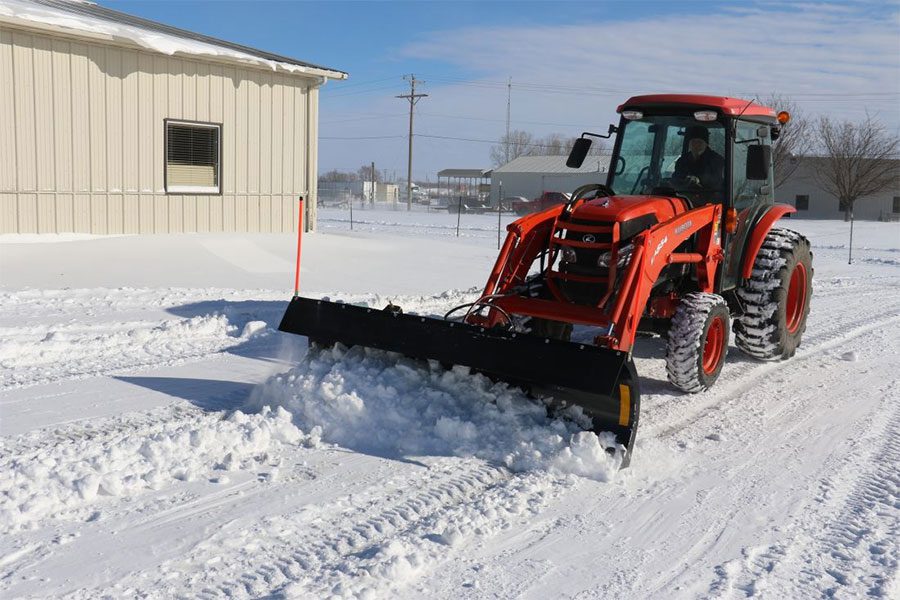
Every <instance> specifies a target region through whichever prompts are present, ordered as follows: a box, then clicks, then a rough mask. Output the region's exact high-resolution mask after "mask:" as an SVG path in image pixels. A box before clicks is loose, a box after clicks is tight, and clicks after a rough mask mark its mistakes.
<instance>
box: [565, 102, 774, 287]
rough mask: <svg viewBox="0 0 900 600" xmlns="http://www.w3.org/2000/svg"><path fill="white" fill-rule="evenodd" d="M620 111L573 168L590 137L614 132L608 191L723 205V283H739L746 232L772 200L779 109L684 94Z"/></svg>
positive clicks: (580, 143) (575, 152)
mask: <svg viewBox="0 0 900 600" xmlns="http://www.w3.org/2000/svg"><path fill="white" fill-rule="evenodd" d="M618 112H619V113H620V115H621V120H620V122H619V125H618V126H614V125H611V126H610V128H609V133H608V134H607V135H605V136H599V135H596V134H591V133H584V134H582V137H581V138H580V139H579V140H577V142H576V144H575V147H574V148H573V149H572V154H571V155H570V156H569V161H568V162H567V165H568V166H570V167H577V166H580V164H581V163H582V162H583V160H584V157H585V156H586V154H587V151H588V150H589V148H590V145H591V140H590V139H589V138H590V137H610V136H611V135H612V134H616V139H615V145H614V148H613V153H612V157H611V159H610V167H609V172H608V175H607V182H606V186H607V188H608V192H612V194H614V195H615V196H617V197H621V196H643V197H646V196H663V197H672V198H681V199H682V200H684V201H685V202H686V203H687V205H688V206H689V207H693V208H696V207H699V206H703V205H705V204H713V203H715V204H721V205H722V206H723V209H724V210H723V219H724V220H726V221H728V222H727V223H723V231H724V232H725V236H726V239H725V240H723V247H724V249H725V255H726V257H727V259H726V261H725V264H724V266H723V267H724V268H723V269H722V272H721V275H720V277H721V281H720V286H719V287H720V289H730V288H734V287H735V286H736V285H737V284H738V282H739V273H738V271H739V269H740V260H739V259H740V257H741V256H742V255H743V252H742V250H743V247H744V244H745V243H746V239H747V233H748V231H749V230H750V228H751V226H752V224H753V223H754V222H755V221H756V220H757V219H759V217H760V216H762V214H763V213H765V212H766V210H767V209H768V208H769V207H771V206H772V205H773V204H774V182H773V177H772V151H771V144H772V141H773V139H776V138H777V135H778V125H779V121H778V119H777V118H776V116H775V113H774V111H773V110H772V109H770V108H767V107H763V106H760V105H757V104H755V103H753V102H752V101H751V102H748V101H746V100H739V99H736V98H722V97H713V96H695V95H685V94H680V95H652V96H635V97H633V98H630V99H629V100H628V101H627V102H625V103H624V104H622V105H621V106H619V108H618ZM725 225H727V226H725Z"/></svg>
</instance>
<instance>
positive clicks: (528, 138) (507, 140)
mask: <svg viewBox="0 0 900 600" xmlns="http://www.w3.org/2000/svg"><path fill="white" fill-rule="evenodd" d="M533 143H534V136H533V135H531V134H530V133H528V132H527V131H522V130H521V129H513V130H512V131H510V132H509V135H508V136H507V134H503V135H502V136H501V137H500V142H499V143H498V144H496V145H494V146H491V162H493V163H494V166H495V167H499V166H501V165H504V164H506V162H507V159H506V156H507V154H506V147H507V145H509V160H515V159H517V158H519V157H520V156H530V155H531V154H533V151H532V144H533Z"/></svg>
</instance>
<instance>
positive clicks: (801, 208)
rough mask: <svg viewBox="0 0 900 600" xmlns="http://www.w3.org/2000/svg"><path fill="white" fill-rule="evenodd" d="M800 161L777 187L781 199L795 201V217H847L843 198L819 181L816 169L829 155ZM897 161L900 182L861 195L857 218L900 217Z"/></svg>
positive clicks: (899, 163) (855, 212) (777, 199)
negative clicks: (842, 203) (823, 187)
mask: <svg viewBox="0 0 900 600" xmlns="http://www.w3.org/2000/svg"><path fill="white" fill-rule="evenodd" d="M795 160H798V161H799V164H798V166H797V170H796V171H794V172H793V173H791V175H790V177H788V179H787V181H785V182H784V183H783V184H781V185H780V186H778V187H777V188H776V189H775V198H776V201H777V202H781V203H784V204H791V205H793V206H795V207H796V208H797V212H796V213H794V214H792V215H791V218H793V219H843V218H844V207H843V206H841V203H840V201H839V200H838V199H837V198H836V197H834V196H832V195H831V194H829V193H828V192H826V191H825V190H823V189H822V187H821V186H820V184H819V183H818V181H816V176H815V173H816V172H817V171H819V170H821V169H824V168H825V159H824V158H821V157H814V156H805V157H799V158H796V159H795ZM894 162H895V163H896V165H897V174H898V175H897V177H898V178H897V181H898V185H897V186H894V189H891V190H886V191H884V192H881V193H880V194H876V195H873V196H867V197H863V198H860V199H858V200H857V201H856V202H855V203H854V205H853V218H854V219H860V220H866V221H898V220H900V160H894Z"/></svg>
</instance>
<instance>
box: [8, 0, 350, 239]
mask: <svg viewBox="0 0 900 600" xmlns="http://www.w3.org/2000/svg"><path fill="white" fill-rule="evenodd" d="M346 77H347V74H346V73H344V72H342V71H338V70H335V69H330V68H328V67H321V66H317V65H313V64H310V63H306V62H302V61H299V60H296V59H293V58H288V57H285V56H279V55H276V54H272V53H269V52H265V51H262V50H257V49H254V48H249V47H246V46H241V45H238V44H233V43H231V42H226V41H224V40H219V39H216V38H212V37H209V36H205V35H201V34H197V33H193V32H190V31H185V30H182V29H176V28H174V27H169V26H168V25H163V24H161V23H156V22H154V21H148V20H146V19H141V18H138V17H134V16H131V15H128V14H125V13H121V12H118V11H114V10H110V9H108V8H105V7H102V6H98V5H96V4H94V3H92V2H67V1H63V0H4V1H3V2H0V82H2V84H0V233H53V232H85V233H100V234H104V233H173V232H183V231H198V232H202V231H212V232H215V231H251V232H252V231H291V230H293V229H295V228H296V226H297V222H298V217H299V213H298V202H297V199H298V197H299V196H301V195H303V196H305V197H306V199H307V202H306V211H307V217H308V220H307V223H308V225H314V224H315V200H316V172H317V164H316V163H317V154H318V142H317V138H318V103H319V87H320V86H321V85H323V84H324V83H325V82H326V81H327V80H329V79H345V78H346Z"/></svg>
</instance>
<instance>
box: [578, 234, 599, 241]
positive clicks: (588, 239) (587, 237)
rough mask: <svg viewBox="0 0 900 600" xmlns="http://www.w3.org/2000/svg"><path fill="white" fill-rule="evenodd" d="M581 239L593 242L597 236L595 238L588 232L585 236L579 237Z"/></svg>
mask: <svg viewBox="0 0 900 600" xmlns="http://www.w3.org/2000/svg"><path fill="white" fill-rule="evenodd" d="M581 241H583V242H587V243H588V244H593V243H594V242H596V241H597V238H595V237H594V236H593V235H592V234H590V233H589V234H587V235H586V236H584V237H583V238H581Z"/></svg>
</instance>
